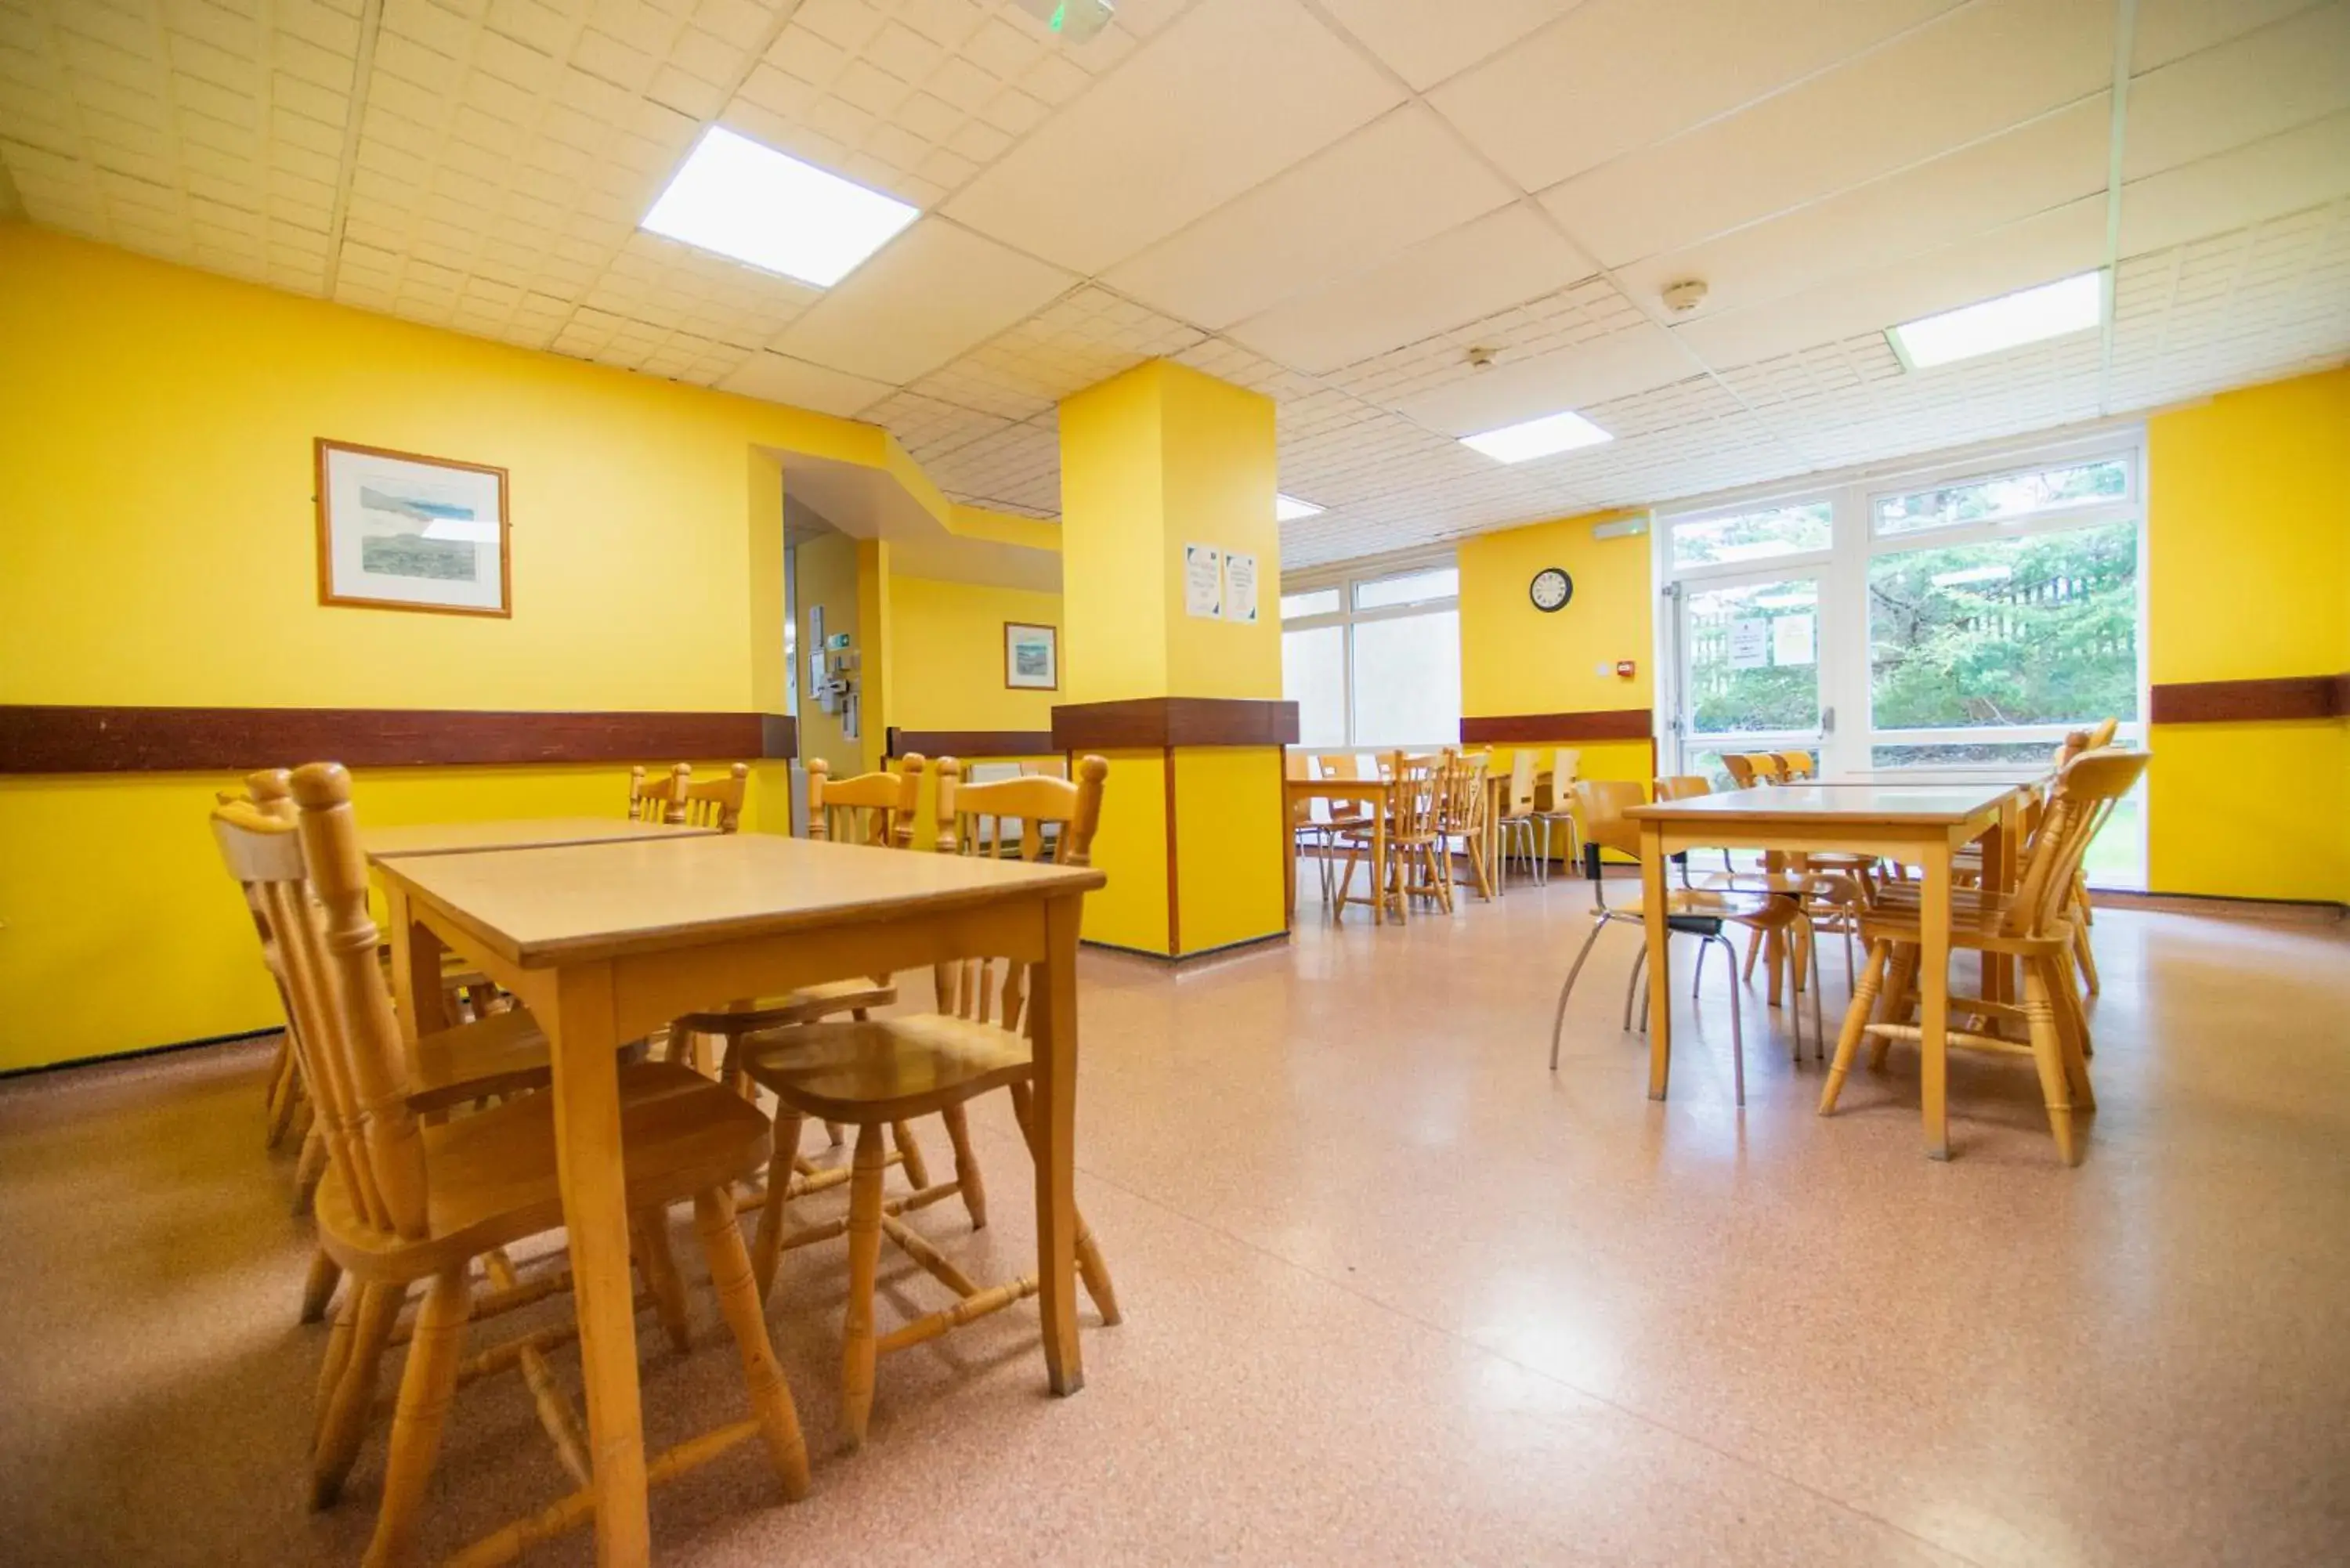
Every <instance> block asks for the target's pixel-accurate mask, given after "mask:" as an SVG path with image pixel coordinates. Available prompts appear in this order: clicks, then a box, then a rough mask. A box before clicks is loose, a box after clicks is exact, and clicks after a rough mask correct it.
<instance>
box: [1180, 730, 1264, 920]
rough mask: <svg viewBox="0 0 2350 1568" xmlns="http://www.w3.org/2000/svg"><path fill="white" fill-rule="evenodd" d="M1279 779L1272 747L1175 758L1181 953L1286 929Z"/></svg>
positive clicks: (1208, 749)
mask: <svg viewBox="0 0 2350 1568" xmlns="http://www.w3.org/2000/svg"><path fill="white" fill-rule="evenodd" d="M1281 777H1282V758H1281V752H1280V749H1279V748H1278V747H1273V746H1263V747H1243V746H1201V747H1181V748H1179V749H1178V750H1177V751H1176V753H1175V845H1176V857H1175V860H1176V875H1175V885H1176V921H1177V926H1178V931H1177V936H1178V938H1179V939H1180V943H1181V952H1182V953H1199V952H1207V951H1209V950H1211V949H1215V948H1222V947H1230V946H1232V944H1233V943H1235V942H1246V941H1254V940H1258V939H1260V938H1263V937H1269V936H1274V935H1278V934H1279V933H1280V932H1281V931H1282V930H1283V929H1284V928H1285V927H1286V925H1287V910H1286V909H1285V907H1284V900H1285V897H1286V893H1285V887H1284V882H1283V879H1282V870H1281V859H1282V856H1283V855H1284V853H1286V846H1287V843H1288V839H1289V828H1288V809H1287V796H1286V794H1284V791H1283V789H1282V784H1281ZM1178 956H1180V954H1179V955H1178Z"/></svg>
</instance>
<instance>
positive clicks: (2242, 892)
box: [2147, 370, 2350, 900]
mask: <svg viewBox="0 0 2350 1568" xmlns="http://www.w3.org/2000/svg"><path fill="white" fill-rule="evenodd" d="M2147 669H2148V673H2149V676H2150V678H2151V680H2152V681H2153V683H2154V684H2155V685H2157V686H2161V685H2166V684H2170V683H2174V682H2184V681H2198V680H2262V679H2267V678H2272V677H2279V676H2296V675H2334V674H2340V673H2342V672H2343V671H2345V670H2350V370H2335V371H2332V372H2330V373H2328V374H2325V375H2321V376H2304V377H2301V378H2298V379H2294V380H2290V381H2279V382H2275V383H2272V384H2271V385H2268V386H2262V387H2249V388H2246V389H2243V390H2241V391H2236V392H2230V393H2226V394H2224V395H2222V396H2220V397H2217V398H2214V399H2212V400H2210V401H2209V402H2205V403H2199V404H2196V405H2194V406H2192V407H2189V408H2185V409H2180V410H2176V411H2174V412H2170V413H2167V414H2161V415H2158V416H2157V417H2156V418H2154V419H2153V420H2151V421H2147ZM2149 743H2150V745H2151V747H2152V750H2153V752H2154V761H2153V762H2152V763H2150V764H2149V766H2148V770H2147V816H2148V845H2147V855H2148V867H2147V885H2148V886H2149V887H2150V888H2153V889H2154V890H2155V891H2157V892H2164V893H2207V894H2223V895H2227V896H2230V897H2236V898H2314V899H2329V900H2345V899H2350V726H2345V722H2343V721H2342V720H2339V719H2335V720H2304V721H2299V722H2261V723H2241V724H2158V725H2156V726H2154V727H2153V729H2152V731H2151V735H2150V742H2149Z"/></svg>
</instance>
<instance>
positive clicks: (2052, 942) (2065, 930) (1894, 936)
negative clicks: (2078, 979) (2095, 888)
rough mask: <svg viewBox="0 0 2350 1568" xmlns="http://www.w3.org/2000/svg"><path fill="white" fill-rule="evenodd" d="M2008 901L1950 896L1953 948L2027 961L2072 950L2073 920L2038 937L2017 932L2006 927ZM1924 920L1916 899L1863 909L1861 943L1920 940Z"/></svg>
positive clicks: (1999, 895)
mask: <svg viewBox="0 0 2350 1568" xmlns="http://www.w3.org/2000/svg"><path fill="white" fill-rule="evenodd" d="M2010 902H2011V900H2010V899H2009V898H2008V897H2007V895H2005V894H2003V893H1994V894H1991V895H1989V896H1988V897H1983V896H1978V897H1975V898H1959V897H1954V898H1952V899H1951V900H1950V946H1951V947H1953V948H1972V949H1974V950H1977V951H1979V952H1997V953H2009V954H2016V955H2021V956H2022V957H2026V958H2036V957H2049V956H2053V955H2054V954H2056V953H2059V952H2063V951H2065V950H2068V949H2069V948H2070V947H2071V946H2072V942H2073V927H2072V924H2071V922H2070V921H2061V920H2060V921H2058V922H2057V923H2056V924H2055V926H2054V928H2052V929H2049V930H2047V931H2043V932H2040V933H2037V934H2028V933H2027V934H2018V933H2012V932H2010V931H2008V930H2006V929H2003V928H2004V927H2005V926H2006V924H2007V919H2008V908H2009V904H2010ZM1921 916H1922V911H1921V910H1920V909H1918V905H1917V903H1916V902H1915V901H1914V900H1909V901H1906V902H1904V903H1901V904H1879V905H1878V906H1877V908H1875V909H1864V910H1862V911H1861V915H1860V935H1861V939H1862V940H1864V941H1871V942H1877V941H1892V942H1918V941H1922V940H1924V938H1923V934H1922V933H1923V928H1922V926H1921V924H1920V920H1921Z"/></svg>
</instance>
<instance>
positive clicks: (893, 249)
mask: <svg viewBox="0 0 2350 1568" xmlns="http://www.w3.org/2000/svg"><path fill="white" fill-rule="evenodd" d="M1076 281H1077V280H1076V278H1075V277H1074V276H1073V275H1070V274H1067V273H1065V272H1063V271H1061V270H1060V269H1059V268H1058V267H1053V266H1047V265H1045V263H1043V262H1040V261H1034V260H1031V259H1030V258H1028V257H1026V256H1024V255H1021V254H1018V253H1017V252H1014V251H1010V250H1007V249H1005V248H1004V247H1003V246H1002V245H999V244H996V243H995V242H994V241H993V240H990V239H988V238H986V237H985V236H983V235H980V234H972V232H971V231H970V230H968V229H965V228H962V227H961V226H960V225H958V224H955V223H948V222H946V221H945V220H943V219H940V218H924V219H922V220H921V221H920V222H919V223H916V224H915V225H914V226H913V227H912V228H910V229H909V230H907V231H906V233H905V234H903V235H902V236H900V237H899V239H898V240H897V241H896V242H895V243H893V244H890V245H889V247H888V248H887V249H885V250H884V251H883V252H882V253H881V254H879V255H878V256H875V257H874V258H873V259H872V260H871V261H869V262H867V263H866V264H865V265H863V266H861V267H859V268H858V269H857V270H856V271H855V272H853V273H851V274H849V275H848V276H847V277H846V278H844V279H843V280H842V281H841V282H839V283H838V284H837V285H835V286H833V288H832V289H831V290H830V291H829V292H828V293H827V295H826V296H825V297H824V299H823V300H822V301H821V302H819V303H818V304H817V305H816V306H814V307H813V308H812V309H810V310H809V311H808V312H807V314H806V315H805V316H802V317H800V318H799V319H798V320H797V321H795V322H794V323H793V324H792V325H791V326H790V327H788V328H786V329H785V332H784V335H783V337H780V338H778V339H777V340H776V342H775V347H776V348H781V349H784V350H785V351H786V352H788V353H792V354H795V355H798V356H800V357H801V358H806V359H812V360H814V361H816V363H818V364H821V365H828V366H831V367H833V368H835V369H843V370H849V371H854V372H856V373H858V374H860V375H864V376H868V377H871V378H873V379H876V380H881V381H887V382H890V383H892V384H902V383H904V382H907V381H910V380H913V379H915V378H917V377H919V376H920V375H922V374H923V373H924V372H926V371H929V370H931V369H936V368H937V367H939V366H941V365H942V364H944V363H946V362H947V361H948V360H950V359H951V358H954V357H955V356H956V355H958V354H961V353H962V352H964V351H965V350H967V349H969V348H973V347H975V346H976V345H978V344H979V343H980V342H982V341H983V340H984V339H986V338H988V337H993V336H994V335H995V334H996V333H998V332H1001V331H1003V329H1004V328H1005V327H1011V326H1013V325H1014V324H1015V323H1017V322H1020V321H1022V320H1024V319H1026V318H1027V317H1030V316H1032V315H1034V314H1035V312H1036V311H1038V310H1039V309H1041V308H1043V307H1044V306H1045V305H1046V304H1047V303H1049V302H1050V301H1051V300H1053V299H1054V298H1055V297H1056V296H1059V295H1060V294H1062V293H1063V292H1065V291H1066V290H1067V289H1068V288H1069V287H1070V286H1073V285H1074V284H1075V283H1076Z"/></svg>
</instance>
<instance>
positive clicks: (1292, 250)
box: [1106, 105, 1515, 328]
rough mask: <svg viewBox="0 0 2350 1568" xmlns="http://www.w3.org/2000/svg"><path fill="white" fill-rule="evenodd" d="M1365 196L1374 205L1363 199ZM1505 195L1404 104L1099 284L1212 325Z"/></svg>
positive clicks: (1427, 115)
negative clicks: (1373, 194)
mask: <svg viewBox="0 0 2350 1568" xmlns="http://www.w3.org/2000/svg"><path fill="white" fill-rule="evenodd" d="M1373 191H1376V192H1378V199H1377V200H1373V201H1367V200H1365V199H1364V196H1365V192H1373ZM1514 194H1515V192H1513V190H1512V189H1511V188H1510V186H1509V185H1508V184H1507V183H1506V182H1503V180H1501V179H1500V178H1498V177H1497V176H1496V175H1494V174H1493V173H1492V171H1490V170H1488V169H1487V168H1486V167H1485V166H1484V165H1483V164H1482V163H1481V162H1479V161H1477V159H1476V158H1474V157H1473V156H1471V154H1470V153H1469V152H1468V151H1465V150H1464V149H1462V147H1461V144H1460V142H1459V141H1458V140H1455V139H1454V138H1453V136H1452V134H1451V132H1450V131H1448V130H1446V129H1445V128H1444V125H1443V123H1442V122H1441V121H1440V120H1439V119H1437V117H1436V116H1435V115H1434V114H1433V113H1431V112H1430V111H1429V110H1428V109H1423V108H1420V107H1419V106H1417V105H1411V106H1407V107H1406V108H1403V109H1397V110H1396V111H1395V112H1394V113H1392V114H1388V115H1386V116H1384V117H1382V118H1381V119H1377V120H1374V121H1373V122H1372V123H1370V124H1369V125H1367V126H1365V127H1364V128H1363V129H1362V130H1358V131H1356V132H1355V133H1354V134H1353V135H1352V136H1349V137H1347V139H1346V140H1342V141H1340V142H1338V143H1337V144H1336V145H1335V146H1332V147H1327V148H1325V149H1323V151H1320V152H1318V153H1315V155H1314V156H1313V157H1311V158H1308V159H1306V160H1305V161H1303V162H1300V163H1297V164H1295V165H1293V166H1292V167H1291V168H1289V169H1288V170H1287V171H1284V172H1283V173H1281V174H1278V175H1275V176H1274V178H1273V179H1271V180H1268V181H1266V182H1264V183H1263V184H1262V185H1259V186H1258V187H1257V188H1256V189H1255V190H1253V191H1251V192H1249V193H1248V194H1246V195H1244V196H1243V197H1241V198H1239V199H1238V200H1237V201H1233V202H1228V203H1226V204H1225V205H1224V206H1222V207H1221V208H1219V209H1217V210H1216V211H1215V212H1214V213H1211V214H1209V215H1208V216H1207V217H1205V218H1202V219H1201V221H1200V222H1198V223H1194V224H1192V225H1191V227H1190V228H1188V229H1185V230H1184V231H1183V232H1182V233H1180V234H1177V235H1175V236H1174V237H1172V238H1171V239H1168V240H1164V241H1161V242H1160V243H1159V244H1156V245H1153V246H1152V247H1151V248H1150V249H1149V250H1147V251H1145V252H1143V253H1142V254H1140V255H1139V256H1137V257H1135V258H1134V259H1133V260H1131V261H1128V262H1127V263H1125V264H1123V265H1119V266H1117V267H1113V268H1112V269H1111V270H1110V271H1109V273H1108V274H1107V277H1106V281H1107V282H1108V283H1109V284H1111V285H1112V286H1115V287H1117V288H1118V289H1121V290H1123V291H1124V292H1125V293H1128V294H1130V295H1132V296H1134V297H1135V298H1137V299H1139V300H1142V301H1143V302H1144V303H1146V304H1149V305H1153V306H1158V307H1159V309H1162V310H1165V311H1169V312H1170V313H1172V314H1174V315H1177V316H1180V317H1186V318H1188V319H1190V320H1192V321H1196V322H1198V323H1199V324H1200V325H1201V326H1203V327H1211V328H1222V327H1229V326H1231V325H1232V323H1233V322H1235V321H1239V320H1242V319H1243V318H1244V317H1250V316H1253V315H1255V314H1256V313H1257V312H1259V311H1261V310H1263V309H1264V308H1265V307H1266V306H1271V305H1273V304H1274V303H1276V302H1278V301H1280V300H1282V299H1284V298H1286V297H1288V296H1291V295H1293V294H1295V293H1297V292H1299V291H1300V290H1301V289H1305V288H1310V287H1312V286H1315V285H1318V284H1323V283H1326V282H1329V281H1330V280H1332V279H1334V278H1336V277H1341V276H1344V275H1347V274H1350V273H1355V272H1359V271H1361V270H1362V269H1363V268H1364V267H1365V266H1367V265H1372V264H1375V263H1377V262H1378V261H1379V260H1380V259H1381V258H1383V257H1385V256H1388V255H1390V254H1393V253H1395V252H1396V251H1398V250H1399V249H1402V248H1403V247H1405V246H1408V245H1410V244H1416V243H1418V242H1419V241H1420V240H1424V239H1427V238H1430V236H1432V235H1434V234H1440V233H1442V232H1443V231H1444V230H1447V229H1450V228H1452V227H1453V226H1454V225H1456V224H1458V223H1464V222H1466V221H1467V220H1468V219H1471V218H1473V217H1475V216H1477V215H1478V214H1479V213H1488V212H1491V211H1492V210H1493V209H1494V208H1496V207H1499V206H1501V205H1503V203H1504V202H1508V201H1510V200H1511V198H1512V197H1513V195H1514Z"/></svg>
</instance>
